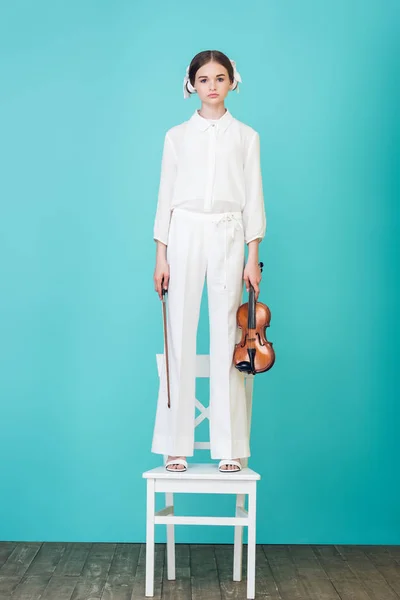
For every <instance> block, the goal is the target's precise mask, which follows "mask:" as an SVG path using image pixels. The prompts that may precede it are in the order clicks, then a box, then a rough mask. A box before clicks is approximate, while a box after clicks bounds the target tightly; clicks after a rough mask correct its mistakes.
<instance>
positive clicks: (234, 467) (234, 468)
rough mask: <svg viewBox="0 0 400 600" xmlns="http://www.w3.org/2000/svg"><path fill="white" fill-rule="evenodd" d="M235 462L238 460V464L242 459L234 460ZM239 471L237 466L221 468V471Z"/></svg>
mask: <svg viewBox="0 0 400 600" xmlns="http://www.w3.org/2000/svg"><path fill="white" fill-rule="evenodd" d="M227 460H228V459H227ZM233 460H237V461H238V462H240V458H234V459H233ZM238 470H239V469H238V468H237V466H236V465H223V466H222V467H221V471H238Z"/></svg>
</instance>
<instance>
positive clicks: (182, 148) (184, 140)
mask: <svg viewBox="0 0 400 600" xmlns="http://www.w3.org/2000/svg"><path fill="white" fill-rule="evenodd" d="M216 121H217V122H216V123H210V122H209V121H208V120H207V119H205V118H204V117H202V116H201V115H199V113H198V111H197V110H195V112H194V113H193V115H192V116H191V118H190V119H189V120H188V121H184V122H183V123H181V124H180V125H176V126H175V127H171V129H169V130H168V131H167V132H166V134H165V139H164V150H163V157H162V164H161V178H160V186H159V193H158V205H157V213H156V218H155V223H154V239H156V240H160V241H161V242H163V243H164V244H167V242H168V228H169V222H170V218H171V211H172V210H173V209H174V208H177V207H180V208H185V209H186V210H194V211H198V212H214V213H221V212H226V211H230V212H234V211H240V212H242V216H243V225H244V232H245V242H246V244H248V243H249V242H251V241H252V240H254V239H257V238H260V239H262V238H263V237H264V235H265V230H266V218H265V210H264V201H263V190H262V180H261V167H260V137H259V134H258V133H257V131H255V130H254V129H253V128H252V127H250V126H249V125H246V124H245V123H242V122H241V121H239V120H238V119H235V118H234V117H233V116H232V114H231V113H230V112H229V110H226V112H225V114H224V115H223V116H222V117H221V118H220V119H217V120H216Z"/></svg>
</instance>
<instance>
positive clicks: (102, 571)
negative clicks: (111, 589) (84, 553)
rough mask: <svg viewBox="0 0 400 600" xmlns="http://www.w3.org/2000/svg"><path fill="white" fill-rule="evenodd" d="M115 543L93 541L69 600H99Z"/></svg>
mask: <svg viewBox="0 0 400 600" xmlns="http://www.w3.org/2000/svg"><path fill="white" fill-rule="evenodd" d="M115 549H116V544H109V543H94V544H93V545H92V547H91V549H90V552H89V554H88V557H87V559H86V562H85V565H84V567H83V569H82V574H81V576H80V578H79V580H78V582H77V584H76V586H75V589H74V592H73V594H72V596H71V600H89V599H90V600H101V596H102V593H103V589H104V586H105V583H106V581H107V576H108V572H109V570H110V567H111V562H112V560H113V557H114V553H115Z"/></svg>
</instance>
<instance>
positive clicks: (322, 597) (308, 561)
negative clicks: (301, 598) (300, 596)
mask: <svg viewBox="0 0 400 600" xmlns="http://www.w3.org/2000/svg"><path fill="white" fill-rule="evenodd" d="M288 548H289V552H290V555H291V557H292V559H293V562H294V564H295V566H296V569H297V572H298V574H299V576H300V580H301V582H302V584H303V587H304V589H305V591H306V594H307V598H310V600H340V596H339V594H338V593H337V591H336V589H335V587H334V585H333V583H332V582H331V581H330V579H329V578H328V576H327V574H326V572H325V570H324V569H323V567H322V566H321V564H320V562H319V561H318V559H317V557H316V556H315V554H314V552H313V549H312V548H311V546H309V545H306V544H300V545H291V546H289V547H288Z"/></svg>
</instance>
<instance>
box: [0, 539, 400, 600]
mask: <svg viewBox="0 0 400 600" xmlns="http://www.w3.org/2000/svg"><path fill="white" fill-rule="evenodd" d="M145 558H146V553H145V545H144V544H102V543H94V544H91V543H76V544H75V543H66V544H63V543H43V544H41V543H32V542H30V543H23V542H17V543H14V542H0V600H6V599H9V598H12V599H13V600H17V599H18V600H38V599H39V598H40V599H42V600H136V599H140V598H145V596H144V579H145ZM165 558H166V554H165V545H164V544H156V556H155V594H154V598H155V599H157V598H158V599H161V598H162V599H165V600H166V599H168V600H191V599H193V600H206V599H207V600H217V599H218V600H227V599H232V598H240V599H245V598H246V546H244V554H243V579H242V581H241V582H234V581H232V562H233V546H232V545H216V546H213V545H190V546H189V545H187V544H177V545H176V566H177V569H176V577H177V578H176V580H175V581H168V580H167V578H166V564H165ZM256 598H260V599H261V598H264V599H267V598H268V599H269V600H309V599H312V600H339V599H341V600H399V599H400V546H306V545H304V546H297V545H292V546H278V545H257V563H256Z"/></svg>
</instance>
